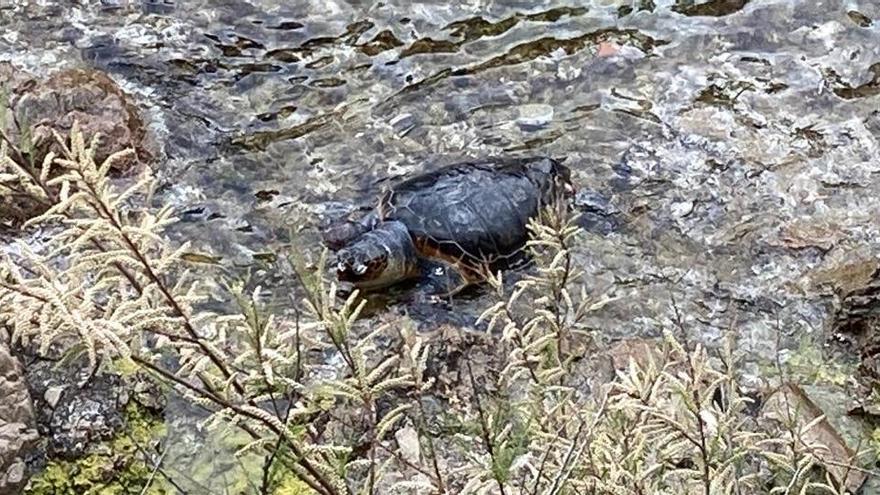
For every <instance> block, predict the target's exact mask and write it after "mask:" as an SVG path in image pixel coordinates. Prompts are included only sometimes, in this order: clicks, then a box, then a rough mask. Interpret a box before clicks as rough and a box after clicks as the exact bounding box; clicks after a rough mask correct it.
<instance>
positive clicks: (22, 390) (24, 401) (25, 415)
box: [0, 332, 38, 493]
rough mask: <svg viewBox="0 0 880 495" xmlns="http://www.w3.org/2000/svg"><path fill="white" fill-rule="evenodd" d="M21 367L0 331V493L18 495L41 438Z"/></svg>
mask: <svg viewBox="0 0 880 495" xmlns="http://www.w3.org/2000/svg"><path fill="white" fill-rule="evenodd" d="M22 371H23V370H22V367H21V364H20V363H19V362H18V360H17V359H15V358H14V357H13V356H12V355H10V353H9V350H8V349H7V347H6V344H5V336H4V335H3V332H0V493H16V492H17V490H18V489H19V488H20V487H21V485H22V484H23V483H24V481H26V480H25V474H26V472H25V459H26V457H27V456H28V455H29V453H30V451H31V450H32V449H33V447H34V445H35V442H36V440H37V439H38V436H37V431H36V429H35V428H34V427H33V426H34V411H33V409H32V407H31V399H30V394H29V393H28V390H27V384H26V383H25V379H24V375H23V373H22Z"/></svg>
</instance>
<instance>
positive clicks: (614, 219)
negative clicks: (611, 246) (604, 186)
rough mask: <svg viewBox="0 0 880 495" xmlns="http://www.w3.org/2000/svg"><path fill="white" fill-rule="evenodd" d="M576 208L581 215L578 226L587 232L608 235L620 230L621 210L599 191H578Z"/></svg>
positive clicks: (575, 202) (575, 201)
mask: <svg viewBox="0 0 880 495" xmlns="http://www.w3.org/2000/svg"><path fill="white" fill-rule="evenodd" d="M574 206H575V208H577V210H578V212H579V213H580V216H579V217H578V225H580V226H581V227H582V228H583V229H584V230H586V231H587V232H594V233H597V234H602V235H607V234H609V233H611V232H613V231H615V230H617V229H619V228H620V224H621V220H620V217H619V214H620V210H618V209H617V208H616V207H615V206H614V205H613V204H612V203H611V199H610V198H608V197H607V196H605V195H604V194H602V193H600V192H598V191H592V190H588V189H584V190H580V191H578V193H577V195H576V196H575V199H574Z"/></svg>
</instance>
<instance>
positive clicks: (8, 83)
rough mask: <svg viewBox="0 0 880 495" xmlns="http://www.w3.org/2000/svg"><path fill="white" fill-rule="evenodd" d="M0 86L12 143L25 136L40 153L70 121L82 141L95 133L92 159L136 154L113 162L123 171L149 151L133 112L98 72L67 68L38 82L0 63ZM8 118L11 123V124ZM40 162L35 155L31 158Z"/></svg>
mask: <svg viewBox="0 0 880 495" xmlns="http://www.w3.org/2000/svg"><path fill="white" fill-rule="evenodd" d="M0 86H4V87H6V88H8V89H7V90H8V91H9V92H10V98H9V102H8V104H9V107H10V110H11V112H10V115H9V116H8V121H7V122H6V123H5V124H6V128H7V132H9V133H10V138H11V139H12V140H13V142H20V140H21V138H22V136H24V135H26V134H28V133H29V135H30V138H31V140H32V142H33V147H34V148H35V149H36V150H38V152H39V153H40V155H44V154H45V153H46V152H48V151H49V150H51V149H54V148H55V138H54V136H53V134H52V131H56V132H58V133H59V134H61V135H62V136H63V135H65V134H67V133H68V132H69V131H70V128H71V127H72V126H73V124H74V122H79V125H80V127H81V129H82V131H83V133H84V136H85V138H86V140H90V139H92V137H93V136H95V135H100V136H101V137H100V139H101V146H100V148H99V149H98V153H97V156H96V159H97V160H98V161H99V162H100V161H101V160H103V159H104V158H106V157H107V156H108V155H109V154H111V153H113V152H116V151H120V150H123V149H126V148H132V149H134V150H135V152H136V156H135V157H133V158H131V159H129V160H126V161H124V162H119V163H117V164H116V167H117V169H119V170H123V169H125V168H127V167H130V166H131V165H133V164H134V163H137V162H138V161H146V160H149V159H151V158H152V156H153V155H154V153H155V150H153V144H152V143H150V142H149V141H148V139H147V132H146V126H145V123H144V121H143V119H142V118H141V116H140V114H139V112H138V110H137V108H136V107H135V105H134V104H133V103H132V101H131V100H130V99H129V97H128V96H127V95H126V94H125V93H124V92H123V91H122V89H121V88H120V87H119V86H118V85H117V84H116V83H115V82H114V81H113V80H112V79H110V77H108V76H107V74H104V73H103V72H100V71H96V70H90V69H72V70H65V71H61V72H58V73H55V74H53V75H52V76H50V77H48V78H46V79H44V80H41V79H39V78H38V77H36V76H33V75H30V74H27V73H26V72H24V71H21V70H19V69H17V68H16V67H14V66H12V65H11V64H8V63H4V64H0ZM13 115H14V118H15V121H16V122H11V120H12V117H13ZM34 158H35V159H36V160H35V161H37V162H39V161H41V156H39V155H38V156H35V157H34Z"/></svg>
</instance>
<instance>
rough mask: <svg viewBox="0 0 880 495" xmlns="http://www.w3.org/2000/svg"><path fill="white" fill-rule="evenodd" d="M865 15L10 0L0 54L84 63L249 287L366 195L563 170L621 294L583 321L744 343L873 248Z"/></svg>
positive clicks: (503, 5) (873, 92)
mask: <svg viewBox="0 0 880 495" xmlns="http://www.w3.org/2000/svg"><path fill="white" fill-rule="evenodd" d="M844 4H845V5H844ZM878 17H880V7H878V6H877V5H876V4H874V3H873V2H843V3H841V2H814V1H802V2H793V1H788V0H785V1H752V2H749V1H747V0H714V1H711V2H709V3H703V4H697V5H694V4H693V2H688V1H678V2H675V3H672V2H668V1H665V2H664V1H657V2H652V1H650V0H638V1H635V2H625V1H593V2H588V3H586V4H584V5H582V6H572V5H569V4H564V3H560V2H515V1H503V2H488V3H487V2H460V3H457V4H454V5H450V4H447V3H445V2H416V3H410V2H404V1H394V2H377V3H370V2H277V1H271V0H265V1H251V2H247V1H238V0H228V1H207V0H203V1H200V2H195V3H192V4H187V5H183V4H179V3H175V2H173V1H170V0H152V1H141V2H138V1H134V0H102V1H101V2H85V3H83V4H82V5H76V4H75V3H70V4H69V3H67V2H49V1H31V2H22V1H15V2H13V3H12V5H11V6H7V7H5V8H3V9H2V10H0V20H2V21H3V24H5V25H6V28H5V30H4V31H5V32H4V34H3V35H2V37H0V58H3V59H11V60H13V61H15V62H18V63H20V64H23V65H25V66H27V67H28V68H30V69H33V70H35V71H37V72H40V73H46V72H50V71H52V70H57V69H59V68H61V67H68V66H83V65H85V66H92V67H97V68H100V69H103V70H106V71H108V72H109V73H110V74H112V75H113V77H114V78H115V79H116V80H117V81H119V82H120V84H122V85H123V87H124V88H125V89H127V90H128V91H130V92H131V93H133V94H135V95H136V96H137V99H138V102H139V104H140V105H141V106H142V108H143V109H144V110H145V112H146V114H147V116H148V118H149V120H150V121H151V128H152V130H153V131H154V132H155V134H156V135H157V136H158V140H159V142H160V145H161V146H163V148H164V157H165V159H164V160H162V161H160V163H158V164H157V165H156V167H157V169H158V173H159V175H160V176H161V177H162V179H163V181H164V184H165V187H164V189H163V191H164V199H166V200H171V201H173V202H175V203H176V204H177V205H178V206H179V208H180V211H181V214H182V215H181V216H182V218H183V220H184V223H183V225H182V226H181V227H180V228H179V229H178V231H177V235H178V236H179V237H180V238H186V239H189V240H192V241H194V242H195V243H196V245H197V246H199V247H200V249H202V250H204V251H206V252H207V251H210V252H212V253H213V254H215V255H219V256H222V257H223V259H224V260H225V261H226V262H228V263H232V264H234V265H235V266H238V267H247V266H257V267H260V266H262V267H263V268H265V266H266V263H271V262H272V260H273V259H274V255H276V254H279V253H283V249H282V247H283V245H284V243H286V242H288V241H289V240H290V235H289V232H290V229H291V228H292V229H294V230H300V229H301V228H305V233H303V234H301V235H299V236H298V242H300V244H301V245H303V244H304V245H308V246H311V245H314V244H315V237H314V233H313V231H314V229H312V228H311V227H314V226H315V225H318V224H321V223H325V222H327V221H329V220H330V219H332V218H334V217H338V216H339V215H341V214H343V213H345V212H347V211H350V210H351V209H353V208H355V207H357V206H359V205H364V204H368V203H369V202H370V201H372V198H374V197H375V194H376V193H377V191H379V190H380V189H381V188H382V186H383V185H384V184H385V183H386V181H387V180H388V179H393V178H395V177H401V176H407V175H411V174H414V173H418V172H420V171H424V170H428V169H430V168H432V167H436V166H437V165H438V164H441V163H448V162H451V161H454V160H456V159H460V158H465V157H479V156H485V155H501V154H547V155H551V156H554V157H560V158H565V159H566V163H567V164H568V165H569V166H570V167H572V168H573V169H574V170H575V173H576V174H575V176H576V183H577V185H578V187H579V189H580V191H581V194H580V196H579V201H578V205H579V207H580V208H581V209H582V210H583V212H584V219H583V224H584V226H585V227H586V228H587V229H588V231H589V236H588V241H587V243H586V246H585V249H584V251H583V255H582V257H581V258H580V259H581V261H582V264H583V266H584V267H585V268H586V269H587V271H588V272H589V274H590V277H591V279H592V280H594V281H595V284H596V286H597V287H605V286H610V285H612V284H616V285H617V286H618V287H619V291H622V293H624V294H626V296H627V297H625V298H623V299H621V301H620V302H618V303H616V304H615V305H614V306H612V307H611V308H609V310H608V311H607V312H606V313H605V314H604V315H603V316H602V317H600V318H599V319H598V320H597V321H596V325H597V326H601V327H604V328H610V329H613V330H614V331H615V332H616V333H620V334H628V333H632V332H634V331H636V330H643V329H644V328H645V327H646V326H653V327H656V325H657V324H658V323H659V324H662V323H666V322H667V321H668V316H669V315H670V301H671V298H672V297H674V298H675V299H676V300H677V303H678V304H679V305H682V306H683V308H682V310H683V312H684V313H685V314H687V315H689V318H690V319H692V320H694V321H692V322H691V323H693V324H694V325H698V326H700V327H704V328H703V333H704V334H707V335H712V334H717V332H718V331H720V330H721V329H725V328H729V327H732V326H735V327H737V328H738V329H739V332H740V333H741V334H742V335H743V336H744V337H747V340H752V341H753V342H754V343H755V344H756V345H757V346H760V348H763V347H764V344H765V343H766V342H767V340H766V337H767V332H769V331H770V330H771V329H775V328H776V327H777V324H776V322H777V321H779V326H780V327H781V328H783V329H784V330H785V332H787V333H791V334H797V333H803V332H807V333H813V332H816V331H817V330H819V329H821V328H822V327H823V325H824V324H825V321H826V319H827V312H828V301H827V298H824V297H822V296H823V295H827V294H828V290H827V287H825V285H827V284H828V283H829V282H830V283H831V284H832V285H834V284H835V283H837V281H836V280H827V279H828V276H826V277H825V278H822V277H821V276H820V277H818V278H819V279H820V280H818V281H817V277H816V276H815V275H816V274H817V273H820V275H821V273H824V272H822V270H823V269H828V268H832V269H833V268H835V267H837V266H838V265H839V264H841V263H843V262H845V261H846V260H847V259H849V258H850V257H852V256H854V255H853V254H852V253H856V255H857V256H855V261H857V262H859V261H860V260H869V261H865V262H872V261H870V260H873V257H874V255H875V254H876V251H877V248H876V246H874V245H872V243H871V240H872V239H873V238H874V237H875V236H876V234H877V230H878V221H877V220H875V219H876V218H877V215H876V214H875V213H876V210H877V209H878V201H877V200H876V199H875V198H876V196H877V195H876V190H877V187H878V186H877V181H876V180H874V174H875V173H876V172H877V170H878V167H880V162H878V161H877V159H876V157H877V137H878V135H880V114H878V113H877V111H876V104H877V101H878V99H877V95H878V94H880V69H877V67H878V66H874V65H872V64H875V63H876V62H878V61H880V53H878V51H880V43H878V41H880V24H878V23H876V22H873V21H872V19H874V18H878ZM841 260H843V261H841ZM269 271H271V270H269ZM826 271H827V270H826ZM267 273H268V272H267ZM830 277H831V278H832V279H833V274H832V275H830ZM276 278H277V280H274V281H273V280H264V281H263V282H264V283H268V284H269V285H270V286H272V285H274V286H278V284H281V286H284V284H285V282H284V280H283V279H282V277H276ZM820 282H822V283H820ZM770 323H772V325H771V324H770ZM707 332H708V333H707Z"/></svg>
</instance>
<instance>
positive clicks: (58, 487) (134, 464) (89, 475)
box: [24, 404, 176, 495]
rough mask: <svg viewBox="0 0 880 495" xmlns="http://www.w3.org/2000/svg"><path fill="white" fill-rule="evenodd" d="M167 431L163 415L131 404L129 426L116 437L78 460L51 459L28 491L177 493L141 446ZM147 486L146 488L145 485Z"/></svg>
mask: <svg viewBox="0 0 880 495" xmlns="http://www.w3.org/2000/svg"><path fill="white" fill-rule="evenodd" d="M164 435H165V425H164V421H163V420H162V418H157V417H156V416H153V415H151V414H149V413H148V412H146V411H144V410H143V409H141V408H140V407H138V406H136V405H133V404H129V406H128V408H127V409H126V427H125V430H123V431H122V432H121V433H120V434H119V435H117V436H116V437H114V438H113V439H111V440H109V441H107V442H104V443H101V444H98V445H96V446H95V447H94V448H93V449H91V453H90V454H88V455H86V456H84V457H81V458H79V459H76V460H72V461H67V460H52V461H50V462H49V464H48V466H46V469H45V470H44V471H43V472H42V473H40V474H39V475H38V476H35V477H34V478H32V479H31V481H30V483H29V484H28V486H27V488H25V491H24V493H25V494H28V495H61V494H77V495H80V494H82V495H117V494H129V493H135V494H140V493H146V494H148V495H165V494H172V493H176V491H175V490H173V489H172V488H171V487H169V486H168V485H167V483H166V482H165V480H164V478H162V476H161V475H160V474H159V473H155V475H154V474H153V465H152V464H150V463H149V462H148V461H145V459H144V455H143V453H142V452H141V449H146V448H147V446H149V445H150V444H151V442H153V441H154V440H155V439H157V438H160V437H162V436H164ZM145 487H146V491H144V488H145Z"/></svg>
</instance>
